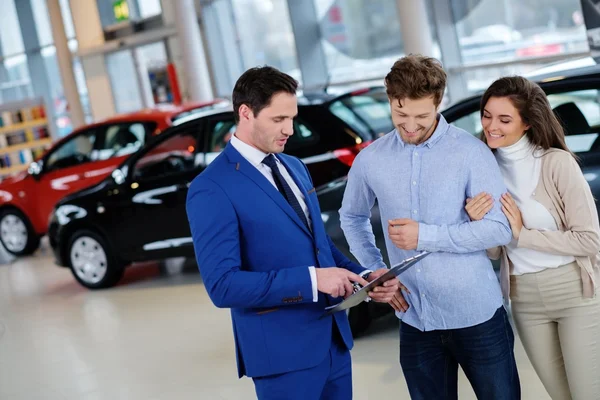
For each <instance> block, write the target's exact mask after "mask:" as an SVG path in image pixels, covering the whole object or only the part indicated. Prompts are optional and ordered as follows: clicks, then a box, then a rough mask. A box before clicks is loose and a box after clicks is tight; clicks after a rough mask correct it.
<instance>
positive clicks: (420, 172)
mask: <svg viewBox="0 0 600 400" xmlns="http://www.w3.org/2000/svg"><path fill="white" fill-rule="evenodd" d="M438 120H439V123H438V126H437V128H436V130H435V131H434V133H433V135H432V136H431V137H430V138H429V139H428V140H427V141H426V142H424V143H422V144H419V145H411V144H406V143H404V142H403V141H402V138H401V137H400V135H399V134H398V132H397V131H396V130H394V131H392V132H390V133H388V134H387V135H385V136H384V137H382V138H380V139H378V140H376V141H375V142H373V143H372V144H371V145H370V146H368V147H367V148H365V149H364V150H363V151H361V152H360V153H359V154H358V156H357V157H356V159H355V161H354V163H353V165H352V168H351V169H350V173H349V175H348V184H347V187H346V191H345V194H344V199H343V202H342V207H341V209H340V220H341V226H342V229H343V231H344V234H345V235H346V239H347V241H348V244H349V245H350V251H351V252H352V254H354V256H355V257H356V258H357V259H358V261H359V262H360V264H361V265H362V266H364V267H365V268H370V269H373V270H374V269H379V268H387V266H386V265H385V263H384V262H383V258H382V256H381V252H380V251H379V249H378V248H377V247H376V245H375V238H374V235H373V230H372V227H371V221H370V217H371V209H372V208H373V205H374V204H375V201H376V200H377V203H378V206H379V212H380V214H381V222H382V225H383V231H384V235H385V241H386V247H387V250H388V255H389V258H390V263H391V264H392V266H393V265H396V264H397V263H399V262H401V261H402V260H403V259H405V258H407V257H411V256H414V255H415V254H417V252H420V251H423V250H427V251H430V252H433V254H431V255H429V256H428V257H426V258H425V259H423V260H422V261H420V262H419V263H418V264H416V265H415V266H413V267H412V268H410V269H409V270H407V271H406V272H404V273H403V274H401V275H400V277H399V278H400V280H401V281H402V283H403V284H404V285H405V286H406V287H407V288H408V289H409V290H410V292H411V294H410V295H407V294H404V297H405V298H406V301H407V302H408V304H409V305H410V308H409V309H408V311H407V312H406V313H396V315H397V316H398V318H400V319H402V321H403V322H405V323H407V324H409V325H411V326H413V327H415V328H417V329H419V330H422V331H430V330H437V329H458V328H464V327H469V326H473V325H477V324H480V323H482V322H485V321H487V320H489V319H490V318H491V317H492V316H493V315H494V313H495V312H496V310H497V309H498V308H499V307H501V306H502V305H503V302H502V294H501V291H500V285H499V282H498V278H497V277H496V274H495V272H494V270H493V267H492V264H491V262H490V260H489V258H488V257H487V255H486V252H485V249H488V248H491V247H495V246H501V245H505V244H507V243H509V242H510V240H511V237H512V233H511V230H510V225H509V223H508V220H507V219H506V217H505V216H504V214H503V212H502V209H501V205H500V196H501V195H502V194H503V193H505V192H506V188H505V186H504V182H503V179H502V175H501V174H500V169H499V167H498V164H497V163H496V160H495V158H494V156H493V154H492V152H491V151H490V150H489V148H488V147H487V146H486V145H485V144H484V143H483V142H482V141H480V140H479V139H477V138H475V137H474V136H472V135H471V134H469V133H467V132H466V131H464V130H462V129H459V128H456V127H454V126H452V125H449V124H448V123H447V122H446V120H445V119H444V117H443V116H442V115H438ZM480 192H487V193H490V194H492V195H493V196H494V199H495V200H496V201H495V204H494V208H493V209H492V210H491V211H490V212H489V213H488V214H487V215H486V216H485V217H484V218H483V219H482V220H481V221H473V222H471V221H470V219H469V216H468V215H467V213H466V211H465V204H466V203H465V202H466V198H467V197H473V196H475V195H477V194H479V193H480ZM398 218H410V219H413V220H415V221H417V222H419V238H418V247H417V250H411V251H406V250H401V249H399V248H397V247H396V246H395V245H394V244H393V243H392V242H391V241H390V239H389V236H388V221H389V220H392V219H398Z"/></svg>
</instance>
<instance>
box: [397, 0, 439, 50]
mask: <svg viewBox="0 0 600 400" xmlns="http://www.w3.org/2000/svg"><path fill="white" fill-rule="evenodd" d="M397 1H398V15H399V19H400V31H401V32H402V39H403V41H404V53H405V54H407V55H408V54H410V53H413V54H422V55H424V56H430V57H432V56H433V55H434V54H433V40H432V38H431V27H430V25H429V19H428V18H427V8H426V7H425V0H397Z"/></svg>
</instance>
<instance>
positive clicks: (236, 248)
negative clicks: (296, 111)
mask: <svg viewBox="0 0 600 400" xmlns="http://www.w3.org/2000/svg"><path fill="white" fill-rule="evenodd" d="M278 158H279V159H280V160H281V162H282V163H283V164H284V165H285V166H286V168H287V169H288V171H289V173H290V175H291V176H292V177H293V178H294V180H295V182H296V183H297V185H298V187H299V188H300V190H301V191H302V192H303V194H304V196H305V198H306V202H307V206H308V208H309V210H310V216H311V220H312V227H313V228H312V232H310V230H309V229H308V228H306V226H305V225H304V224H303V223H302V221H301V220H300V218H299V217H298V215H297V214H295V212H294V211H293V209H292V208H291V206H290V205H289V204H288V202H287V201H286V200H285V198H284V197H283V196H282V195H281V194H280V193H279V192H278V191H277V189H276V188H275V187H274V186H273V185H272V184H271V183H270V182H269V181H268V180H267V178H265V177H264V176H263V175H262V174H261V173H260V172H259V171H258V170H257V169H256V168H255V167H254V166H253V165H251V164H250V163H249V162H248V161H247V160H246V159H245V158H244V157H242V155H241V154H240V153H239V152H238V151H237V150H235V148H234V147H233V146H231V145H228V146H227V147H226V149H225V151H224V152H223V153H222V154H221V155H219V156H218V157H217V158H216V159H215V160H214V161H213V162H212V163H211V164H210V166H209V167H208V168H207V169H206V170H205V171H204V172H203V173H202V174H200V175H199V176H198V177H196V179H194V181H193V182H192V184H191V186H190V190H189V193H188V197H187V206H186V208H187V214H188V219H189V223H190V228H191V232H192V237H193V240H194V250H195V253H196V259H197V262H198V267H199V270H200V273H201V275H202V279H203V281H204V285H205V287H206V290H207V292H208V294H209V296H210V298H211V300H212V301H213V303H214V304H215V305H216V306H217V307H223V308H230V309H231V318H232V323H233V333H234V338H235V345H236V352H237V364H238V372H239V376H240V377H241V376H243V375H246V376H249V377H256V376H266V375H272V374H279V373H285V372H290V371H295V370H300V369H305V368H310V367H313V366H316V365H317V364H319V363H320V362H322V361H323V359H324V358H325V356H326V355H327V352H328V351H329V348H330V346H331V340H332V339H331V338H332V328H333V324H336V325H337V327H338V329H339V332H340V333H341V336H342V339H343V341H344V343H345V344H346V346H347V347H348V349H351V348H352V345H353V341H352V335H351V332H350V327H349V324H348V319H347V317H346V314H345V313H344V312H338V313H336V314H335V316H334V317H328V318H323V319H319V317H320V316H321V314H322V313H323V308H324V307H326V306H328V305H332V304H336V303H338V302H340V301H341V299H340V298H338V299H333V298H330V297H329V296H326V295H324V294H322V293H319V299H318V302H313V294H312V285H311V280H310V273H309V270H308V267H309V266H315V267H320V268H326V267H333V266H337V267H342V268H347V269H349V270H351V271H353V272H355V273H361V272H363V271H364V270H365V269H364V268H362V267H360V266H359V265H357V264H355V263H353V262H351V261H350V260H348V259H347V258H346V257H345V256H344V255H343V254H342V253H341V252H340V251H339V250H337V249H336V248H335V246H334V244H333V243H332V241H331V239H330V238H329V236H328V235H327V234H326V232H325V227H324V225H323V221H322V220H321V211H320V209H319V204H318V201H317V196H316V193H315V190H314V188H313V185H312V180H311V178H310V175H309V173H308V170H307V169H306V166H305V165H304V164H303V163H302V162H301V161H300V160H298V159H296V158H294V157H291V156H287V155H283V154H281V155H278Z"/></svg>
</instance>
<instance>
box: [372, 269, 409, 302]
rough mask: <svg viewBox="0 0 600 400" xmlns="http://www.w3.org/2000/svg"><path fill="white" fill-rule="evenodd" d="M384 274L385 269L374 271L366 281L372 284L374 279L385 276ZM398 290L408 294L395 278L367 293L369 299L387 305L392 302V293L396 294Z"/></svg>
mask: <svg viewBox="0 0 600 400" xmlns="http://www.w3.org/2000/svg"><path fill="white" fill-rule="evenodd" d="M386 272H388V270H387V269H386V268H381V269H378V270H376V271H373V272H371V274H370V275H369V278H368V279H367V280H368V281H369V282H372V281H374V280H375V279H377V278H379V277H380V276H381V275H383V274H385V273H386ZM398 289H401V290H406V291H407V292H408V289H406V287H405V286H404V285H403V284H402V283H401V282H400V281H399V280H398V279H397V278H394V279H390V280H389V281H386V282H385V283H384V284H383V285H382V286H377V287H375V288H373V290H371V291H370V292H369V297H370V298H371V299H372V300H374V301H376V302H378V303H389V302H390V301H392V298H393V296H394V293H396V292H397V291H398ZM409 293H410V292H409Z"/></svg>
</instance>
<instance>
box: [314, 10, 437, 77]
mask: <svg viewBox="0 0 600 400" xmlns="http://www.w3.org/2000/svg"><path fill="white" fill-rule="evenodd" d="M313 1H314V2H315V6H316V9H317V16H318V23H319V26H320V29H321V35H322V45H323V50H324V52H325V56H326V58H327V67H328V70H329V76H330V78H331V80H330V82H331V83H340V82H348V81H357V80H363V79H378V78H382V77H384V76H385V75H386V74H387V73H388V71H389V70H390V67H391V66H392V65H393V64H394V62H395V61H396V60H397V59H398V58H399V57H401V56H402V55H403V54H404V45H403V40H402V33H401V31H400V22H399V19H398V8H397V1H396V0H313ZM428 11H430V10H428ZM430 14H431V13H430ZM430 21H431V23H430V26H431V27H434V23H433V20H432V18H431V15H430ZM432 34H433V37H434V38H435V31H434V30H433V29H432ZM435 56H436V57H438V58H439V57H440V55H439V51H438V50H437V49H436V54H435Z"/></svg>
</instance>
